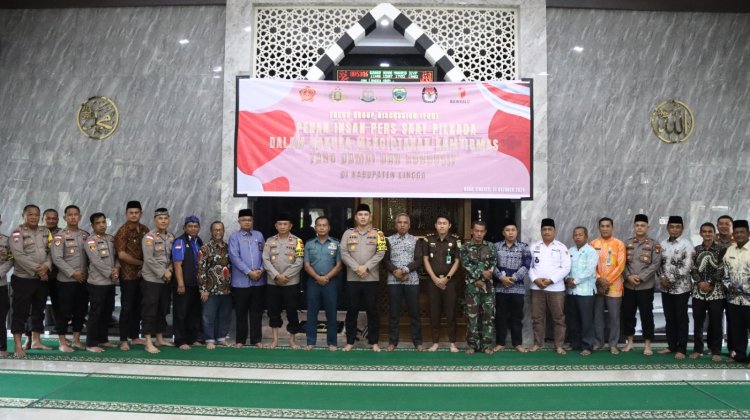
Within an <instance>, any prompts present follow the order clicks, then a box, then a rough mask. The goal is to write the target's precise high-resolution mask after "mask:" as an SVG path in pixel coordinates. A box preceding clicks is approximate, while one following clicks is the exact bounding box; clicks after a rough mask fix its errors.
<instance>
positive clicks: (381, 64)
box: [380, 63, 391, 67]
mask: <svg viewBox="0 0 750 420" xmlns="http://www.w3.org/2000/svg"><path fill="white" fill-rule="evenodd" d="M390 66H391V64H390V63H380V67H390Z"/></svg>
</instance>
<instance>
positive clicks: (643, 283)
mask: <svg viewBox="0 0 750 420" xmlns="http://www.w3.org/2000/svg"><path fill="white" fill-rule="evenodd" d="M633 231H634V232H635V236H634V237H632V238H630V239H628V240H627V241H626V242H625V254H626V260H627V262H626V264H625V271H624V272H623V273H622V276H623V279H624V285H625V292H624V294H623V297H622V326H623V333H624V334H625V337H627V343H626V344H625V347H623V349H622V351H625V352H628V351H630V350H632V349H633V336H634V335H635V325H636V319H635V312H636V309H637V310H638V312H639V313H640V316H641V328H642V329H643V339H644V340H645V346H644V348H643V354H644V355H646V356H651V355H652V354H654V353H653V350H652V349H651V341H652V340H653V339H654V286H655V285H656V273H657V271H658V270H659V268H660V267H661V255H662V254H661V245H660V244H659V243H658V242H657V241H656V240H655V239H653V238H651V237H650V236H648V216H646V215H645V214H636V215H635V220H634V224H633Z"/></svg>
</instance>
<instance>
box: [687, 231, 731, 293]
mask: <svg viewBox="0 0 750 420" xmlns="http://www.w3.org/2000/svg"><path fill="white" fill-rule="evenodd" d="M725 252H726V248H724V247H722V246H720V245H717V244H716V243H714V244H713V245H712V246H711V248H706V247H705V246H703V244H700V245H698V246H696V247H695V254H694V255H693V267H692V268H691V270H690V275H691V276H692V277H693V283H694V286H693V299H701V300H719V299H724V297H725V295H726V294H725V293H724V283H722V280H723V278H724V253H725ZM703 281H705V282H708V283H709V284H710V285H711V291H710V292H708V293H704V292H702V291H701V289H700V287H698V283H700V282H703Z"/></svg>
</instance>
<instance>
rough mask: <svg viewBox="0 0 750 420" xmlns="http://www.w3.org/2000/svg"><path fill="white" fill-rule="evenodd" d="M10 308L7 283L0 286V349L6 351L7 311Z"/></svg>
mask: <svg viewBox="0 0 750 420" xmlns="http://www.w3.org/2000/svg"><path fill="white" fill-rule="evenodd" d="M9 310H10V298H9V297H8V285H5V286H0V320H2V322H3V329H2V331H0V351H8V330H7V328H8V311H9Z"/></svg>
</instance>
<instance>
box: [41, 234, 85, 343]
mask: <svg viewBox="0 0 750 420" xmlns="http://www.w3.org/2000/svg"><path fill="white" fill-rule="evenodd" d="M88 237H89V234H88V232H86V231H85V230H80V229H79V230H76V231H73V230H70V229H64V230H61V231H59V232H58V233H56V234H55V235H54V240H53V244H52V249H51V251H50V253H51V254H52V264H54V265H55V267H57V271H58V272H57V285H56V286H55V287H56V292H57V301H58V306H57V311H56V313H55V324H56V325H55V332H56V333H57V334H58V335H65V334H67V333H68V322H70V321H71V319H72V321H73V332H74V333H80V332H81V331H82V330H83V323H84V322H85V320H86V312H87V311H88V302H89V296H88V291H87V290H86V279H85V278H84V280H83V281H80V282H79V281H77V280H76V279H74V278H73V273H75V272H81V273H83V274H84V277H85V276H86V275H87V273H88V271H89V268H88V258H87V257H86V251H84V249H85V248H86V241H87V240H88Z"/></svg>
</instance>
